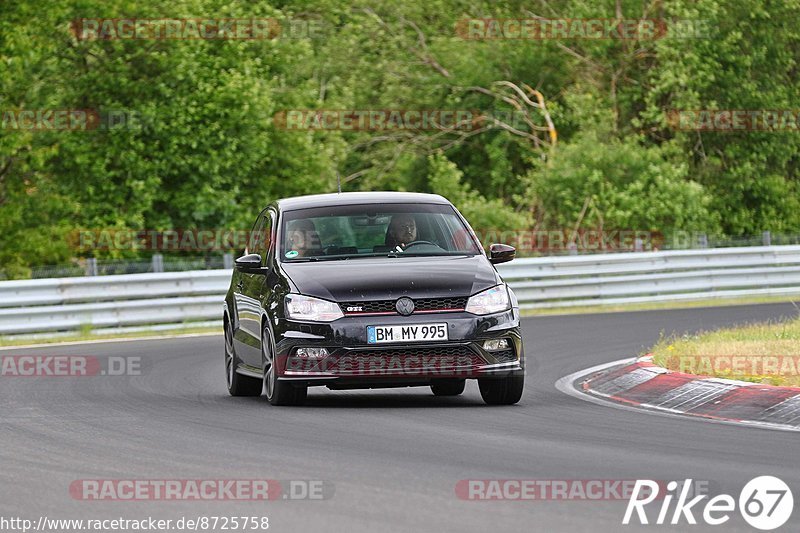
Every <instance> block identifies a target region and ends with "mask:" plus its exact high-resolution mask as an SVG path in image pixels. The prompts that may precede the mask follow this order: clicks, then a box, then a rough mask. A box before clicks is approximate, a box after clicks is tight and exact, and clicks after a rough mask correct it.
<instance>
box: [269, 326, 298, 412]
mask: <svg viewBox="0 0 800 533" xmlns="http://www.w3.org/2000/svg"><path fill="white" fill-rule="evenodd" d="M261 358H262V361H263V364H264V390H265V391H266V394H267V400H268V401H269V403H271V404H272V405H302V404H303V403H304V402H305V401H306V396H308V387H307V386H305V387H303V386H296V385H294V384H293V383H288V382H286V381H281V380H279V379H278V373H277V368H276V362H275V344H274V343H273V342H272V335H271V334H270V332H269V329H268V328H267V326H264V328H263V329H262V331H261Z"/></svg>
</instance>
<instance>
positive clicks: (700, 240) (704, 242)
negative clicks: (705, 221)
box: [697, 233, 708, 248]
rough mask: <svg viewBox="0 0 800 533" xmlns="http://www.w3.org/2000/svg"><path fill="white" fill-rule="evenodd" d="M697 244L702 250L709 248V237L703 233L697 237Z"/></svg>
mask: <svg viewBox="0 0 800 533" xmlns="http://www.w3.org/2000/svg"><path fill="white" fill-rule="evenodd" d="M697 244H698V245H699V246H700V248H708V235H706V234H705V233H701V234H700V235H698V236H697Z"/></svg>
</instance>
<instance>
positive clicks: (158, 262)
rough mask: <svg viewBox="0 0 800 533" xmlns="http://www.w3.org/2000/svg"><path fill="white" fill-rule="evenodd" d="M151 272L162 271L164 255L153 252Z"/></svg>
mask: <svg viewBox="0 0 800 533" xmlns="http://www.w3.org/2000/svg"><path fill="white" fill-rule="evenodd" d="M153 272H164V256H163V255H161V254H153Z"/></svg>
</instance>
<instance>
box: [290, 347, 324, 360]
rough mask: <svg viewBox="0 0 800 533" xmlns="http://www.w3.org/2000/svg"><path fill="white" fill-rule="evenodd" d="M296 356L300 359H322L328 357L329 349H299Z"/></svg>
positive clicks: (295, 353)
mask: <svg viewBox="0 0 800 533" xmlns="http://www.w3.org/2000/svg"><path fill="white" fill-rule="evenodd" d="M294 355H295V357H299V358H300V359H322V358H323V357H328V350H327V348H298V349H297V351H296V352H294Z"/></svg>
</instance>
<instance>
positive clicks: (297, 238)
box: [286, 219, 322, 257]
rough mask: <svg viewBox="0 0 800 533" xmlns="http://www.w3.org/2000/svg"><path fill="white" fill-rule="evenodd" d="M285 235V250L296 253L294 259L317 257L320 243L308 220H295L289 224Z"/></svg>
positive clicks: (312, 224)
mask: <svg viewBox="0 0 800 533" xmlns="http://www.w3.org/2000/svg"><path fill="white" fill-rule="evenodd" d="M289 228H290V229H289V231H288V232H287V234H286V248H287V249H288V250H290V251H295V252H297V256H296V257H309V256H313V255H319V254H320V252H321V248H322V246H321V243H320V238H319V233H317V228H316V226H314V223H313V222H312V221H311V220H308V219H301V220H295V221H292V222H290V223H289Z"/></svg>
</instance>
